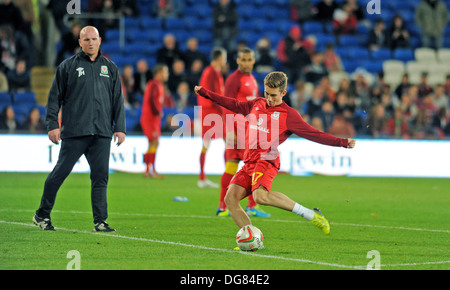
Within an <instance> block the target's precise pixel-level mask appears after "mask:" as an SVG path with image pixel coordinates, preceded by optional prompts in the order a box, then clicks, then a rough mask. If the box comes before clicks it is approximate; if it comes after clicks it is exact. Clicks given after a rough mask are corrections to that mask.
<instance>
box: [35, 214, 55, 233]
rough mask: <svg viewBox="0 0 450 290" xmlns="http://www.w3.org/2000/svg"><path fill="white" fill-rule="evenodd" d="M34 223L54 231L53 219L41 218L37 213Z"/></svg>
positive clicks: (46, 229) (43, 228)
mask: <svg viewBox="0 0 450 290" xmlns="http://www.w3.org/2000/svg"><path fill="white" fill-rule="evenodd" d="M33 223H34V224H35V225H37V226H39V227H41V229H42V230H44V231H54V230H55V228H54V227H53V225H52V221H51V220H50V219H49V218H40V217H38V216H37V215H36V214H35V215H34V216H33Z"/></svg>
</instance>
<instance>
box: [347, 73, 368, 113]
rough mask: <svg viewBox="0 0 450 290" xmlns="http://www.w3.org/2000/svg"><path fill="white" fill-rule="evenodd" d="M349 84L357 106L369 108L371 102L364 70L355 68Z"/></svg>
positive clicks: (364, 108)
mask: <svg viewBox="0 0 450 290" xmlns="http://www.w3.org/2000/svg"><path fill="white" fill-rule="evenodd" d="M351 86H352V90H353V94H354V96H355V98H356V100H357V102H358V103H357V104H358V106H359V107H360V108H362V109H363V110H369V108H370V107H371V105H372V104H371V100H370V86H369V84H368V83H367V80H366V78H365V71H363V70H357V71H356V72H355V76H354V80H353V81H352V83H351Z"/></svg>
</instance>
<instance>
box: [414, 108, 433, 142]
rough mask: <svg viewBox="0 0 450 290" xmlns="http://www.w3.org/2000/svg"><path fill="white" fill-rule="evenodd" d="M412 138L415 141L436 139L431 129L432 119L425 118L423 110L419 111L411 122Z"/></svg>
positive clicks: (425, 114)
mask: <svg viewBox="0 0 450 290" xmlns="http://www.w3.org/2000/svg"><path fill="white" fill-rule="evenodd" d="M412 128H413V132H412V137H413V138H415V139H434V138H435V137H436V134H435V130H434V128H433V119H430V118H429V116H427V113H426V112H425V110H422V109H419V110H418V111H417V116H416V118H415V119H414V120H413V127H412Z"/></svg>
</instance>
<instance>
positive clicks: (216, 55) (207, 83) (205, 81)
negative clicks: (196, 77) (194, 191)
mask: <svg viewBox="0 0 450 290" xmlns="http://www.w3.org/2000/svg"><path fill="white" fill-rule="evenodd" d="M226 63H227V52H226V50H225V49H223V48H214V49H213V50H212V52H211V63H210V64H209V65H208V66H207V67H206V68H205V69H204V70H203V73H202V75H201V77H200V85H201V86H202V87H204V88H207V89H208V90H210V91H212V92H215V93H218V94H224V92H225V87H224V79H223V75H222V69H223V67H224V66H225V65H226ZM197 104H198V105H199V106H201V110H200V116H199V119H200V120H201V122H202V124H201V128H202V141H203V144H202V151H201V153H200V176H199V180H198V182H197V185H198V187H200V188H204V187H212V188H218V187H219V185H218V184H217V183H214V182H212V181H211V180H209V179H207V177H206V174H205V161H206V152H207V151H208V148H209V145H210V142H211V139H215V138H223V136H216V135H215V134H213V135H212V136H211V134H208V131H209V132H210V133H211V132H212V131H214V130H212V129H213V128H214V126H215V125H216V124H215V123H214V122H211V125H208V124H209V122H205V118H207V116H208V115H211V116H210V117H209V118H207V121H210V120H211V119H216V120H217V118H213V117H220V121H221V123H223V120H222V107H221V106H220V105H218V104H216V103H214V102H212V101H210V100H208V99H205V98H203V97H202V96H197ZM213 114H214V115H213ZM223 127H225V126H223ZM222 135H223V133H222Z"/></svg>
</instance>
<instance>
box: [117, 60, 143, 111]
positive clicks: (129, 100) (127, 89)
mask: <svg viewBox="0 0 450 290" xmlns="http://www.w3.org/2000/svg"><path fill="white" fill-rule="evenodd" d="M120 79H121V81H122V91H123V98H124V103H125V108H131V107H134V108H137V107H140V103H139V101H138V100H137V99H136V98H135V96H134V94H133V88H134V72H133V66H132V65H131V64H127V65H125V66H124V67H123V70H122V73H121V75H120Z"/></svg>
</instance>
